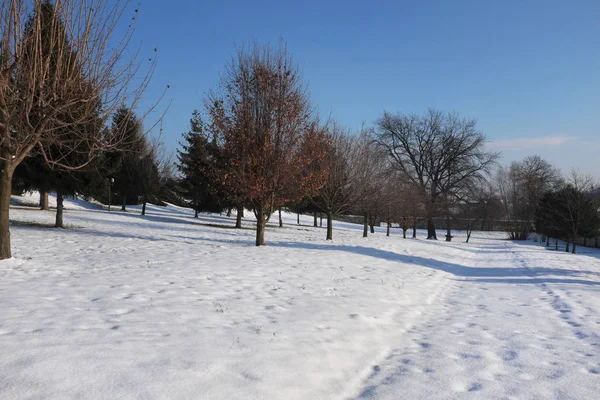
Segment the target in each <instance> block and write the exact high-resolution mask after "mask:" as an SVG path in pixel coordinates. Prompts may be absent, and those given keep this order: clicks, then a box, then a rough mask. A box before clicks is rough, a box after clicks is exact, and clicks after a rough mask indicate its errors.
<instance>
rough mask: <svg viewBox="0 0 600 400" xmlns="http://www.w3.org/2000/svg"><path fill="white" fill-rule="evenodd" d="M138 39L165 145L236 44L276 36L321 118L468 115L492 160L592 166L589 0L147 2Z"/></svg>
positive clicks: (596, 97)
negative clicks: (154, 53)
mask: <svg viewBox="0 0 600 400" xmlns="http://www.w3.org/2000/svg"><path fill="white" fill-rule="evenodd" d="M134 6H135V8H138V9H139V10H140V13H139V21H138V25H137V28H136V32H135V40H136V42H140V43H141V45H142V48H143V49H144V50H149V49H152V48H154V47H158V49H159V63H158V67H157V71H156V74H155V76H154V80H153V83H152V87H151V88H150V90H149V91H148V93H147V95H146V99H147V100H148V101H150V100H151V99H153V98H156V96H157V95H158V94H159V93H160V91H161V90H162V88H163V87H164V85H166V84H169V85H171V89H170V90H169V93H168V95H167V99H168V100H170V101H172V104H171V107H170V109H169V111H168V114H167V116H166V118H165V121H164V125H163V128H164V130H163V135H164V140H165V142H166V143H167V145H168V147H169V148H172V149H173V148H175V147H176V146H177V142H178V141H179V140H180V136H181V133H182V132H184V131H186V130H187V128H188V121H189V118H190V115H191V112H192V110H193V109H195V108H201V105H202V104H201V98H202V96H203V95H204V94H205V93H206V92H207V91H208V90H210V89H212V88H214V87H215V86H216V84H217V81H218V79H219V74H220V72H221V71H222V70H223V68H224V66H225V64H226V63H227V62H228V60H229V59H230V58H231V57H232V56H233V55H234V53H235V51H236V49H237V48H238V47H239V46H242V45H244V44H247V43H248V42H250V41H252V40H257V41H258V42H260V43H266V42H270V43H275V44H276V43H277V42H278V41H279V39H280V38H283V39H284V40H285V41H286V42H287V45H288V50H289V51H290V52H291V53H292V55H293V56H294V59H295V61H296V62H297V63H298V65H299V66H300V68H301V70H302V72H303V75H304V78H305V80H306V81H307V83H308V85H309V90H310V93H311V97H312V99H313V101H314V103H315V105H316V106H317V107H318V108H319V110H320V112H321V113H322V114H323V115H324V116H328V115H329V114H331V115H332V116H333V117H334V118H336V119H337V120H338V121H339V122H340V123H341V124H342V125H346V126H348V127H350V128H352V129H355V130H358V129H360V127H361V124H362V122H365V124H366V125H367V126H369V125H372V124H373V122H374V121H375V120H376V119H377V118H378V117H379V116H380V115H381V113H382V112H383V110H387V111H391V112H402V113H413V112H414V113H422V112H424V111H425V110H426V109H427V108H428V107H434V108H438V109H441V110H444V111H456V112H458V113H460V114H461V115H462V116H464V117H469V118H476V119H477V120H478V128H479V129H480V130H481V131H482V132H484V133H485V134H486V135H487V136H488V138H489V139H490V141H492V142H493V143H491V144H490V147H492V148H494V149H498V150H501V151H502V152H503V154H504V157H503V160H502V162H503V163H508V162H509V161H511V160H514V159H520V158H522V157H524V156H526V155H528V154H539V155H541V156H542V157H544V158H546V159H547V160H548V161H550V162H552V163H554V164H555V165H557V166H559V167H561V168H563V169H564V170H568V169H569V168H570V167H576V168H579V169H580V170H582V171H588V172H590V173H594V174H595V175H597V176H599V177H600V160H599V156H600V140H598V138H599V137H600V135H599V134H600V1H598V0H589V1H584V0H581V1H575V0H574V1H565V0H562V1H555V0H545V1H542V0H539V1H538V0H530V1H511V0H509V1H475V0H473V1H467V0H462V1H416V0H415V1H312V0H308V1H289V2H287V1H238V2H235V1H227V0H222V1H218V2H212V1H211V2H204V1H191V0H173V1H169V2H166V1H159V0H145V1H141V2H140V3H136V4H135V5H134Z"/></svg>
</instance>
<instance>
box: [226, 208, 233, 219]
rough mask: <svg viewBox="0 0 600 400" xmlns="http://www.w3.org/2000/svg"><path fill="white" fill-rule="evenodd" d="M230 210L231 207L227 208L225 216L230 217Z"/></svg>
mask: <svg viewBox="0 0 600 400" xmlns="http://www.w3.org/2000/svg"><path fill="white" fill-rule="evenodd" d="M231 208H232V207H229V208H228V209H227V216H228V217H231Z"/></svg>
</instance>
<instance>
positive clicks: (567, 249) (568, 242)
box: [565, 239, 570, 253]
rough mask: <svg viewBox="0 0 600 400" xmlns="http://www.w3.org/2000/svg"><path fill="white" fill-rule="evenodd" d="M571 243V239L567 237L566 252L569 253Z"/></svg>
mask: <svg viewBox="0 0 600 400" xmlns="http://www.w3.org/2000/svg"><path fill="white" fill-rule="evenodd" d="M569 244H570V241H569V239H567V247H566V248H565V252H567V253H568V252H569Z"/></svg>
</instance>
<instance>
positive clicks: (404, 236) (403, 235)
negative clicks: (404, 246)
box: [402, 227, 408, 239]
mask: <svg viewBox="0 0 600 400" xmlns="http://www.w3.org/2000/svg"><path fill="white" fill-rule="evenodd" d="M407 230H408V228H404V227H402V238H403V239H406V231H407Z"/></svg>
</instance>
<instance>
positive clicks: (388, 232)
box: [385, 220, 392, 236]
mask: <svg viewBox="0 0 600 400" xmlns="http://www.w3.org/2000/svg"><path fill="white" fill-rule="evenodd" d="M391 225H392V223H391V222H390V221H389V220H388V222H387V232H386V233H385V236H390V227H391Z"/></svg>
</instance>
